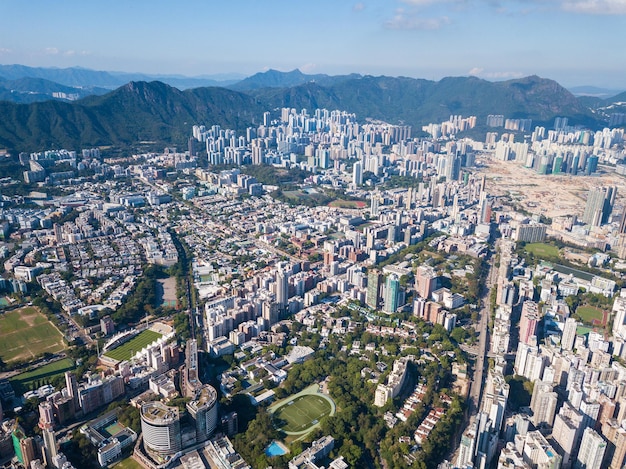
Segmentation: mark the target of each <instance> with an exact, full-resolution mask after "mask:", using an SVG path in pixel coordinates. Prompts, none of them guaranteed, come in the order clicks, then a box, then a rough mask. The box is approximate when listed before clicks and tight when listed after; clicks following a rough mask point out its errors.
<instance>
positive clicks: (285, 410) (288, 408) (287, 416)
mask: <svg viewBox="0 0 626 469" xmlns="http://www.w3.org/2000/svg"><path fill="white" fill-rule="evenodd" d="M331 411H332V405H331V404H330V402H328V400H327V399H326V398H324V397H322V396H319V395H317V396H316V395H311V394H307V395H304V396H299V397H296V398H295V399H294V400H292V401H289V402H287V403H285V404H283V405H282V406H281V407H279V408H278V409H276V411H275V412H274V415H273V418H274V421H275V422H276V424H277V425H278V426H280V429H281V430H283V431H284V432H287V433H299V432H303V431H306V430H307V429H309V428H310V427H312V426H313V425H316V424H317V423H319V421H320V420H321V419H322V418H323V417H325V416H327V415H330V413H331Z"/></svg>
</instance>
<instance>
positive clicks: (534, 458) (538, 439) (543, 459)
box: [522, 431, 561, 469]
mask: <svg viewBox="0 0 626 469" xmlns="http://www.w3.org/2000/svg"><path fill="white" fill-rule="evenodd" d="M522 454H523V457H524V462H525V463H526V464H528V465H529V466H530V467H537V468H539V467H540V468H545V469H558V468H560V467H561V456H560V455H559V453H557V452H556V450H555V449H554V448H553V447H552V445H550V443H549V442H548V440H546V438H545V437H544V436H543V435H542V434H541V432H539V431H532V432H528V433H527V434H526V438H525V439H524V449H523V453H522Z"/></svg>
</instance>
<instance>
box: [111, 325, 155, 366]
mask: <svg viewBox="0 0 626 469" xmlns="http://www.w3.org/2000/svg"><path fill="white" fill-rule="evenodd" d="M161 337H162V335H161V334H159V333H158V332H154V331H151V330H150V329H146V330H145V331H143V332H140V333H139V334H138V335H137V336H135V337H133V338H132V339H130V340H129V341H128V342H126V343H124V344H122V345H120V346H119V347H116V348H114V349H113V350H110V351H108V352H107V353H105V354H104V355H105V356H107V357H110V358H113V359H114V360H119V361H124V360H130V357H132V356H133V355H134V354H136V353H137V352H139V351H140V350H141V349H142V348H144V347H145V346H146V345H148V344H151V343H152V342H154V341H155V340H157V339H160V338H161Z"/></svg>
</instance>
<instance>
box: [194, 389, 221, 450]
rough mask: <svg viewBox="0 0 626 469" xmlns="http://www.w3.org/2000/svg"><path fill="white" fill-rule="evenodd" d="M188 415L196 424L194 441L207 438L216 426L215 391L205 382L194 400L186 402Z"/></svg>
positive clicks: (198, 441)
mask: <svg viewBox="0 0 626 469" xmlns="http://www.w3.org/2000/svg"><path fill="white" fill-rule="evenodd" d="M187 410H188V411H189V415H190V416H191V418H192V419H193V421H194V422H195V424H196V442H197V443H201V442H203V441H206V440H208V439H209V437H210V436H211V435H212V434H213V432H214V431H215V427H216V426H217V391H216V390H215V388H214V387H213V386H211V385H208V384H205V385H204V386H202V388H201V389H200V391H199V392H198V393H197V395H196V397H195V399H194V400H192V401H190V402H188V403H187Z"/></svg>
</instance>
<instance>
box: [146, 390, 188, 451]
mask: <svg viewBox="0 0 626 469" xmlns="http://www.w3.org/2000/svg"><path fill="white" fill-rule="evenodd" d="M141 432H142V434H143V442H144V446H145V447H146V449H147V450H149V451H153V452H155V453H157V454H159V455H164V456H167V455H172V454H175V453H177V452H178V451H180V450H181V448H182V441H181V435H180V416H179V411H178V407H168V406H166V405H165V404H162V403H161V402H158V401H156V402H149V403H147V404H144V405H143V406H141Z"/></svg>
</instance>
